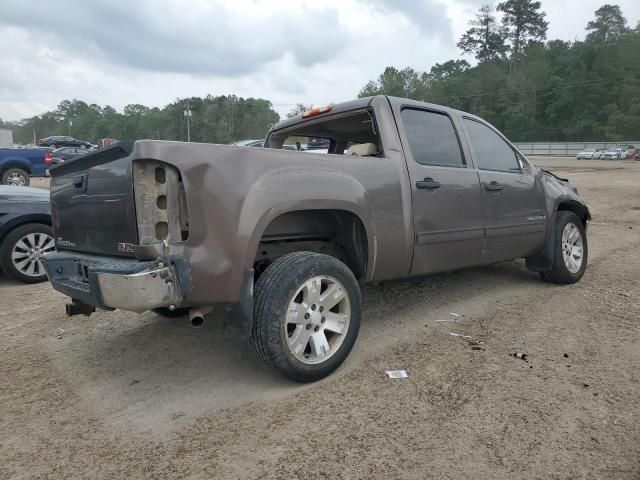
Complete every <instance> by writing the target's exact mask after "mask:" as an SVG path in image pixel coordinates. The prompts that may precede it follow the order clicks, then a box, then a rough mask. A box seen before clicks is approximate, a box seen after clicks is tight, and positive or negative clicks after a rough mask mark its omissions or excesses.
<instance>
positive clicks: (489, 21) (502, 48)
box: [458, 4, 508, 63]
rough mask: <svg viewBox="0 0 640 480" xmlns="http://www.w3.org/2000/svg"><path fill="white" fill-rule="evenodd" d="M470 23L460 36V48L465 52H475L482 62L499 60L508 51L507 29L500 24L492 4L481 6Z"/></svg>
mask: <svg viewBox="0 0 640 480" xmlns="http://www.w3.org/2000/svg"><path fill="white" fill-rule="evenodd" d="M469 24H470V25H472V27H471V28H470V29H469V30H467V31H466V32H465V34H464V35H462V37H461V38H460V41H459V42H458V48H459V49H461V50H462V51H463V52H465V53H473V54H474V55H475V57H476V59H477V60H478V61H479V62H481V63H482V62H487V61H491V60H497V59H498V58H500V57H502V56H503V55H504V54H505V53H506V51H507V50H508V47H507V45H505V40H506V35H507V31H506V29H505V28H503V27H500V26H499V25H498V22H497V20H496V17H495V16H494V14H493V7H492V6H491V5H487V4H485V5H483V6H482V7H480V10H478V13H477V15H476V18H475V20H472V21H470V22H469Z"/></svg>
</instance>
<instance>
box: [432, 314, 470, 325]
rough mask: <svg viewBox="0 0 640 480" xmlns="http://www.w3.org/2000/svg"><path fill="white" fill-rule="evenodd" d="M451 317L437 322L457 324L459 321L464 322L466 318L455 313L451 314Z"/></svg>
mask: <svg viewBox="0 0 640 480" xmlns="http://www.w3.org/2000/svg"><path fill="white" fill-rule="evenodd" d="M449 315H451V318H445V319H442V320H435V321H436V322H438V323H443V322H457V321H459V320H462V319H463V318H464V315H460V314H457V313H453V312H450V313H449Z"/></svg>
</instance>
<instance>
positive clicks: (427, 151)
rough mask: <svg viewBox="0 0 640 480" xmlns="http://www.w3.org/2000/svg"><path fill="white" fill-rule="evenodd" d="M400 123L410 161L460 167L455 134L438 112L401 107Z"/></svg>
mask: <svg viewBox="0 0 640 480" xmlns="http://www.w3.org/2000/svg"><path fill="white" fill-rule="evenodd" d="M402 122H403V123H404V129H405V130H406V132H407V137H408V139H409V148H410V149H411V155H412V156H413V158H414V160H415V161H416V162H418V163H421V164H423V165H439V166H445V167H464V166H465V163H464V158H463V157H462V152H461V151H460V144H459V143H458V136H457V135H456V131H455V130H454V128H453V123H451V119H450V118H449V117H448V116H447V115H444V114H442V113H437V112H428V111H425V110H416V109H412V108H405V109H403V110H402Z"/></svg>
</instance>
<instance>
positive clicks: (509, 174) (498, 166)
mask: <svg viewBox="0 0 640 480" xmlns="http://www.w3.org/2000/svg"><path fill="white" fill-rule="evenodd" d="M463 125H464V128H465V131H466V134H467V136H468V138H469V141H470V144H471V151H472V154H473V156H474V159H475V163H476V165H477V166H478V175H479V176H480V184H481V186H482V195H483V201H484V213H483V215H484V221H485V226H486V243H485V246H484V248H483V251H482V258H481V260H482V262H483V263H490V262H497V261H501V260H511V259H513V258H519V257H524V256H527V255H529V254H531V253H534V252H535V251H537V250H539V249H540V247H541V246H542V245H543V244H544V238H545V233H546V225H547V223H546V222H547V218H546V204H545V194H544V187H543V186H542V184H541V182H540V180H539V179H537V178H536V176H535V175H534V172H533V169H532V168H531V167H530V166H529V164H528V163H527V161H526V160H525V159H524V158H522V157H520V156H519V155H518V154H517V152H516V151H515V150H514V149H513V147H512V146H511V145H510V144H509V143H508V142H507V141H506V140H505V139H504V138H502V136H500V135H499V134H498V133H497V132H496V131H495V130H494V129H493V128H491V127H489V126H488V125H486V124H485V123H482V122H480V121H478V120H476V119H472V118H463Z"/></svg>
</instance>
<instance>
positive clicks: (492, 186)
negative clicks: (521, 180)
mask: <svg viewBox="0 0 640 480" xmlns="http://www.w3.org/2000/svg"><path fill="white" fill-rule="evenodd" d="M503 188H504V187H503V186H502V185H500V184H499V183H498V182H495V181H494V182H491V183H488V184H486V185H485V186H484V189H485V190H486V191H487V192H499V191H500V190H502V189H503Z"/></svg>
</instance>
